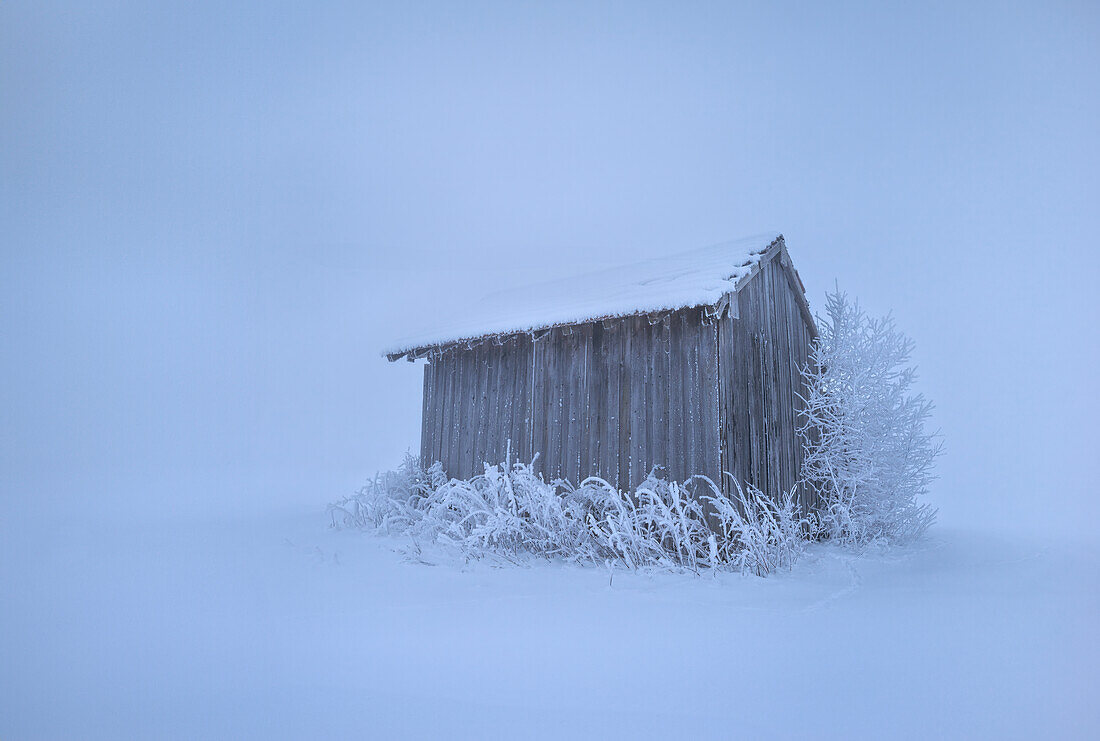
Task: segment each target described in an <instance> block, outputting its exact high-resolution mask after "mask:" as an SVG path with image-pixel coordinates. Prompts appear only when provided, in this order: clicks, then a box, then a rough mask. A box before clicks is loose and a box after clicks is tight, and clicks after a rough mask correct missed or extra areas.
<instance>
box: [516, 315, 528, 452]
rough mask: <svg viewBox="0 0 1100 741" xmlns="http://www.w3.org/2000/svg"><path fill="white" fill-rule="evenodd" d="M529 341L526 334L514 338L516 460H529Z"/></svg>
mask: <svg viewBox="0 0 1100 741" xmlns="http://www.w3.org/2000/svg"><path fill="white" fill-rule="evenodd" d="M531 351H532V347H531V341H530V338H529V336H527V335H526V334H520V335H519V336H517V338H516V363H515V369H514V375H515V379H516V396H515V400H514V402H513V418H514V420H515V433H514V439H515V440H516V441H517V447H516V460H517V461H524V462H526V463H530V461H531V397H530V395H531V384H530V379H531V363H532V361H533V358H532V357H531Z"/></svg>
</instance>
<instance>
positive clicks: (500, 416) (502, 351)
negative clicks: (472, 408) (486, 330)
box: [485, 337, 515, 465]
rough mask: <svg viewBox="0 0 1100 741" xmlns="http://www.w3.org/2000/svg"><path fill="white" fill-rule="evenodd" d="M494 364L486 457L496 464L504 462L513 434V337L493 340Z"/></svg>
mask: <svg viewBox="0 0 1100 741" xmlns="http://www.w3.org/2000/svg"><path fill="white" fill-rule="evenodd" d="M492 358H493V364H492V366H491V368H490V373H489V385H488V390H489V391H488V398H487V399H486V400H485V402H486V406H487V414H486V418H487V419H488V420H489V428H488V430H487V431H486V436H485V460H486V462H488V463H490V464H493V465H496V464H498V463H504V462H505V458H506V456H507V450H508V439H509V438H510V437H511V436H512V420H511V408H512V394H513V392H514V390H515V389H514V385H513V379H512V378H511V377H510V375H509V373H508V370H509V367H510V366H511V363H512V339H511V338H510V337H509V338H508V339H505V340H504V341H503V342H502V343H501V344H499V345H498V344H496V343H493V344H492Z"/></svg>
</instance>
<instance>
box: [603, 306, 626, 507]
mask: <svg viewBox="0 0 1100 741" xmlns="http://www.w3.org/2000/svg"><path fill="white" fill-rule="evenodd" d="M609 331H610V332H611V334H610V335H607V334H606V333H605V334H604V348H605V351H606V354H605V357H606V358H607V434H606V435H605V436H604V437H603V443H602V445H601V451H600V460H602V461H603V469H602V472H601V474H600V475H601V476H602V477H603V478H604V479H605V480H606V481H608V482H609V483H611V484H614V485H615V486H619V482H620V481H621V475H620V470H621V469H620V455H619V453H620V451H621V450H622V448H623V445H622V431H621V429H620V426H621V424H622V376H623V335H624V333H625V327H623V322H622V320H618V321H616V322H614V323H613V324H612V327H611V329H610V330H609Z"/></svg>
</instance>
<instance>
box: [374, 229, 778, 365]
mask: <svg viewBox="0 0 1100 741" xmlns="http://www.w3.org/2000/svg"><path fill="white" fill-rule="evenodd" d="M777 246H778V247H780V248H781V247H783V246H784V241H783V235H782V234H781V233H779V232H765V233H762V234H757V235H753V236H751V237H744V238H742V239H738V240H733V241H730V242H722V243H719V244H715V245H710V246H709V247H704V248H702V249H697V250H692V251H689V252H683V253H679V254H674V255H669V256H665V257H660V258H654V259H651V260H646V261H643V262H640V263H634V264H631V265H621V266H618V267H614V268H608V269H604V270H600V271H596V272H593V273H586V274H580V275H576V276H572V277H570V278H567V279H564V280H559V281H555V282H552V283H543V284H534V285H525V286H521V287H517V288H514V289H509V290H505V291H500V292H496V293H493V294H490V295H488V296H485V297H484V298H483V299H482V300H481V301H480V302H478V303H477V304H476V307H475V311H474V314H475V316H476V314H477V311H476V309H480V310H482V311H484V312H487V313H488V314H489V317H488V318H480V319H475V318H472V317H468V318H467V319H465V320H459V321H457V322H452V323H451V325H450V326H448V327H439V328H436V329H434V330H431V331H426V332H423V333H418V334H416V335H413V336H410V337H405V338H401V339H399V340H397V341H395V342H394V343H393V344H392V345H390V346H388V347H386V348H385V349H384V350H383V351H382V353H381V354H382V355H383V356H384V357H387V358H389V359H391V360H396V359H398V358H400V357H401V356H403V355H405V354H408V353H419V352H423V351H425V350H428V349H432V348H437V347H442V346H445V345H453V344H459V343H463V342H477V341H482V340H484V339H486V338H489V337H498V336H507V335H514V334H524V333H531V332H541V331H544V330H547V329H551V328H554V327H561V326H573V325H578V324H590V323H592V322H597V321H602V320H605V319H613V318H621V317H627V316H637V315H640V314H649V313H655V312H665V311H676V310H679V309H687V308H693V307H698V306H712V305H714V304H716V303H718V302H719V301H720V300H721V299H722V296H724V295H725V294H727V293H732V292H735V291H737V290H738V289H739V288H740V287H741V285H742V284H743V282H744V280H745V279H746V278H747V277H748V276H749V275H751V274H752V273H753V270H754V268H755V267H756V266H757V265H758V264H759V262H760V260H761V258H763V256H764V255H766V254H767V253H768V252H769V251H772V250H773V249H774V248H776V247H777ZM607 281H619V284H618V285H611V286H608V285H607ZM586 283H587V284H588V285H585V284H586ZM593 286H595V287H596V288H598V289H599V290H600V291H603V292H604V293H606V294H611V295H609V296H607V295H605V296H602V297H594V296H592V295H589V294H590V293H593V292H594V291H595V289H594V288H593ZM574 288H579V290H580V291H581V292H582V295H581V296H580V297H577V296H575V295H574V296H571V295H570V289H574ZM585 289H588V292H587V293H586V292H585ZM524 304H527V306H524ZM502 312H503V313H504V316H501V313H502ZM535 317H544V318H541V319H539V318H535Z"/></svg>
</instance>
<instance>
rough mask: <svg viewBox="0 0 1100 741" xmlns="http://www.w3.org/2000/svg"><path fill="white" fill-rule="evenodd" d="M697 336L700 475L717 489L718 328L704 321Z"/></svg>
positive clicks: (714, 324) (718, 478) (718, 425)
mask: <svg viewBox="0 0 1100 741" xmlns="http://www.w3.org/2000/svg"><path fill="white" fill-rule="evenodd" d="M701 329H702V331H701V332H700V334H699V361H700V369H699V377H700V384H699V394H700V407H701V410H700V417H701V420H702V424H701V426H700V427H701V439H700V447H701V453H702V455H701V468H700V471H699V472H700V473H702V474H703V475H705V476H707V477H708V478H710V479H711V480H712V481H714V482H715V483H716V484H719V485H721V476H720V472H719V469H720V460H721V458H720V450H721V446H720V443H719V429H720V427H721V425H720V423H719V416H718V324H717V322H715V321H713V320H712V321H708V322H706V323H705V324H703V326H702V328H701Z"/></svg>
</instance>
